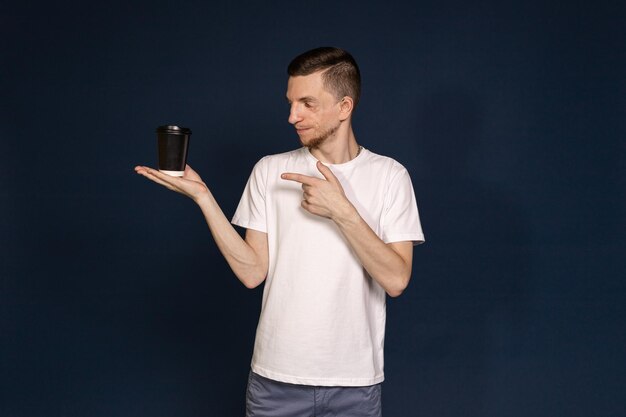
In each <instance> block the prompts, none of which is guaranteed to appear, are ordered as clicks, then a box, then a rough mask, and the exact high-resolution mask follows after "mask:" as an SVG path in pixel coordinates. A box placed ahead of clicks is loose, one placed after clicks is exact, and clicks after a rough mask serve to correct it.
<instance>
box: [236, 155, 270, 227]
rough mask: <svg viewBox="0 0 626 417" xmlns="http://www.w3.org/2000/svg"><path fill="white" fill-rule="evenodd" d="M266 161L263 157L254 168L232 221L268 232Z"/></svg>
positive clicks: (238, 224)
mask: <svg viewBox="0 0 626 417" xmlns="http://www.w3.org/2000/svg"><path fill="white" fill-rule="evenodd" d="M265 162H266V158H263V159H261V160H260V161H259V162H257V163H256V165H255V166H254V168H253V169H252V173H251V174H250V178H248V183H247V184H246V188H245V189H244V190H243V195H242V196H241V200H239V205H238V206H237V210H236V211H235V215H234V216H233V219H232V221H231V222H232V223H233V224H235V225H237V226H241V227H245V228H246V229H254V230H258V231H260V232H264V233H267V217H266V208H265V192H266V180H267V172H266V163H265Z"/></svg>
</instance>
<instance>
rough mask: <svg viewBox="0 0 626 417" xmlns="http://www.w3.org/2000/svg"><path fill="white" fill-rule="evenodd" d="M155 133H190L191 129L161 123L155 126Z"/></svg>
mask: <svg viewBox="0 0 626 417" xmlns="http://www.w3.org/2000/svg"><path fill="white" fill-rule="evenodd" d="M156 131H157V133H177V134H180V135H191V129H189V128H186V127H181V126H175V125H163V126H159V127H157V130H156Z"/></svg>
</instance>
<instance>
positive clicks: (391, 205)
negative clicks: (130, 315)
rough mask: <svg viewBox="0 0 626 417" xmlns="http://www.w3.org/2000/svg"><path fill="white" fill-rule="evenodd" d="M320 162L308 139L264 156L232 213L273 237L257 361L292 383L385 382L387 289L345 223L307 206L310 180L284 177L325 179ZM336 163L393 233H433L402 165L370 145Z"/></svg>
mask: <svg viewBox="0 0 626 417" xmlns="http://www.w3.org/2000/svg"><path fill="white" fill-rule="evenodd" d="M316 162H317V160H316V159H315V157H314V156H313V155H312V154H311V153H310V152H309V150H308V149H307V148H300V149H298V150H295V151H291V152H286V153H282V154H278V155H271V156H266V157H264V158H263V159H261V160H260V161H259V162H258V163H257V164H256V165H255V167H254V169H253V170H252V174H251V175H250V179H249V180H248V183H247V185H246V188H245V190H244V192H243V196H242V198H241V201H240V202H239V206H238V207H237V211H236V212H235V215H234V217H233V220H232V222H233V224H236V225H239V226H242V227H245V228H249V229H254V230H258V231H261V232H265V233H267V238H268V244H269V271H268V275H267V278H266V281H265V288H264V291H263V302H262V308H261V315H260V318H259V324H258V327H257V333H256V340H255V344H254V354H253V357H252V370H253V371H254V372H256V373H257V374H259V375H262V376H264V377H266V378H270V379H273V380H276V381H282V382H288V383H292V384H303V385H317V386H367V385H373V384H377V383H379V382H381V381H382V380H383V379H384V374H383V345H384V338H385V318H386V312H385V291H384V290H383V288H382V287H381V286H380V285H379V284H378V283H377V282H376V281H375V280H374V279H372V278H371V277H370V276H369V275H368V274H367V272H366V271H365V269H364V268H363V266H362V265H361V263H360V262H359V260H358V258H357V257H356V255H355V254H354V252H353V251H352V249H351V247H350V246H349V245H348V243H347V241H346V239H345V237H344V236H343V235H342V233H341V232H340V231H339V229H338V227H337V226H336V224H335V223H334V222H333V221H332V220H329V219H326V218H323V217H319V216H315V215H313V214H311V213H309V212H307V211H306V210H304V209H303V208H302V207H301V205H300V204H301V202H302V187H301V184H300V183H297V182H294V181H287V180H283V179H281V178H280V175H281V174H283V173H285V172H292V173H300V174H305V175H309V176H315V177H319V178H322V179H323V176H322V174H321V173H320V172H319V171H318V170H317V167H316V166H315V164H316ZM327 166H329V167H330V169H331V170H332V171H333V173H334V175H335V176H336V177H337V178H338V179H339V181H340V182H341V185H342V186H343V189H344V192H345V194H346V196H347V198H348V199H349V200H350V202H351V203H352V204H353V205H354V206H355V207H356V209H357V210H358V212H359V214H360V215H361V217H362V218H363V219H364V220H365V221H366V222H367V224H368V225H369V226H370V227H371V228H372V230H373V231H374V232H375V233H376V234H377V235H378V236H379V237H380V238H381V239H382V240H383V241H384V242H385V243H389V242H399V241H413V242H414V244H416V243H421V242H423V241H424V235H423V233H422V228H421V225H420V220H419V214H418V211H417V204H416V201H415V194H414V192H413V186H412V184H411V180H410V178H409V175H408V172H407V170H406V169H405V168H404V167H403V166H402V165H400V164H399V163H398V162H396V161H394V160H393V159H391V158H388V157H384V156H380V155H377V154H375V153H373V152H370V151H368V150H367V149H363V150H362V151H361V153H360V154H359V155H358V156H357V157H356V158H354V159H353V160H351V161H349V162H346V163H344V164H336V165H333V164H327Z"/></svg>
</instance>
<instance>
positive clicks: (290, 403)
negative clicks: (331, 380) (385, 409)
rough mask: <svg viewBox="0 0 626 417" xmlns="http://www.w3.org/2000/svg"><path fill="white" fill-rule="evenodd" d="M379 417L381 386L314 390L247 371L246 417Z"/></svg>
mask: <svg viewBox="0 0 626 417" xmlns="http://www.w3.org/2000/svg"><path fill="white" fill-rule="evenodd" d="M331 416H341V417H351V416H354V417H357V416H358V417H381V416H382V407H381V384H376V385H371V386H367V387H317V386H309V385H295V384H287V383H284V382H278V381H274V380H271V379H267V378H264V377H262V376H260V375H257V374H255V373H254V372H252V371H250V375H249V376H248V390H247V392H246V417H331Z"/></svg>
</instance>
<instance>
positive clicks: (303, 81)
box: [287, 71, 330, 100]
mask: <svg viewBox="0 0 626 417" xmlns="http://www.w3.org/2000/svg"><path fill="white" fill-rule="evenodd" d="M326 94H330V93H329V92H328V91H326V89H325V88H324V81H323V80H322V71H319V72H314V73H313V74H309V75H297V76H293V77H289V80H287V98H288V99H289V100H298V99H300V98H302V97H318V98H319V97H322V96H324V95H326Z"/></svg>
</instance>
